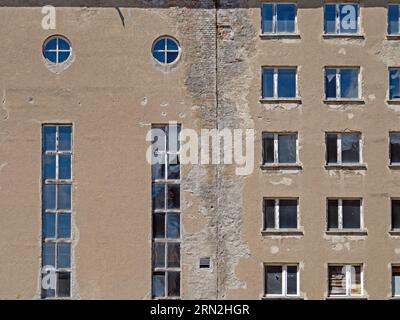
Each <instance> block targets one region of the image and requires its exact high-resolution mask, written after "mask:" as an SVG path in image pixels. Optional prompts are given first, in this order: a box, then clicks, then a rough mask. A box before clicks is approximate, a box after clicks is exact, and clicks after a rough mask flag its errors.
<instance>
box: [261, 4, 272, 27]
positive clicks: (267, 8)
mask: <svg viewBox="0 0 400 320" xmlns="http://www.w3.org/2000/svg"><path fill="white" fill-rule="evenodd" d="M273 15H274V7H273V5H272V4H263V6H262V31H263V32H264V33H267V32H273V22H272V19H273Z"/></svg>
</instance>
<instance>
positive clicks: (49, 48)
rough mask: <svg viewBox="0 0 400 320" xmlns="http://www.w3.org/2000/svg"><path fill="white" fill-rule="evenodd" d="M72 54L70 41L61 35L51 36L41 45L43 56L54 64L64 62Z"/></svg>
mask: <svg viewBox="0 0 400 320" xmlns="http://www.w3.org/2000/svg"><path fill="white" fill-rule="evenodd" d="M71 54H72V47H71V44H70V42H69V41H68V40H67V39H66V38H64V37H62V36H53V37H50V38H49V39H47V40H46V41H45V43H44V45H43V56H44V57H45V58H46V60H47V61H49V62H51V63H54V64H56V65H58V64H61V63H64V62H66V61H67V60H68V59H69V58H70V57H71Z"/></svg>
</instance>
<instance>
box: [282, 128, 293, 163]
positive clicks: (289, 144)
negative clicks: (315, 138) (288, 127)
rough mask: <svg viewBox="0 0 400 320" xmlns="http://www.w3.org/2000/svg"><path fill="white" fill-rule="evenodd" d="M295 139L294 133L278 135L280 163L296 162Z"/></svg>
mask: <svg viewBox="0 0 400 320" xmlns="http://www.w3.org/2000/svg"><path fill="white" fill-rule="evenodd" d="M296 141H297V135H295V134H290V135H289V134H283V135H280V136H279V137H278V152H279V162H280V163H296V158H297V157H296Z"/></svg>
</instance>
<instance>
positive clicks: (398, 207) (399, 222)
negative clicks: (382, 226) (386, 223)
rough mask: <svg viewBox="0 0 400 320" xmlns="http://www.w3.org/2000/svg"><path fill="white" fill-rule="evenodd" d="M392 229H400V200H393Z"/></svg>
mask: <svg viewBox="0 0 400 320" xmlns="http://www.w3.org/2000/svg"><path fill="white" fill-rule="evenodd" d="M392 229H400V200H392Z"/></svg>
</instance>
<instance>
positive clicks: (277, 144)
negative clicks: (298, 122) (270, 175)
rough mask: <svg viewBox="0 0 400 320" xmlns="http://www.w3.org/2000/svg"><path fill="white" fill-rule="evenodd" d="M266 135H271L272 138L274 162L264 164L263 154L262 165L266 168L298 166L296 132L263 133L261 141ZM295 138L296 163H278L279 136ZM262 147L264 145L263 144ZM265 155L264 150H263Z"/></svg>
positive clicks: (297, 137)
mask: <svg viewBox="0 0 400 320" xmlns="http://www.w3.org/2000/svg"><path fill="white" fill-rule="evenodd" d="M268 135H273V136H274V162H273V163H267V162H264V158H265V157H264V154H263V162H264V163H263V164H264V165H267V166H273V165H298V164H299V134H298V133H297V132H264V133H263V139H264V137H266V136H268ZM284 135H287V136H292V135H295V136H296V162H294V163H286V162H279V136H284ZM263 147H264V144H263ZM263 152H264V153H265V152H266V150H263Z"/></svg>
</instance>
